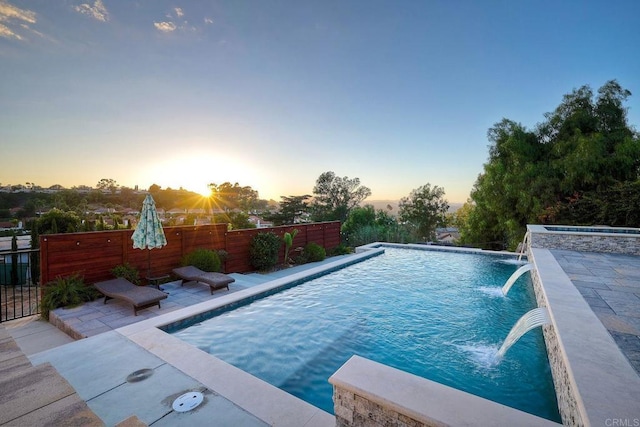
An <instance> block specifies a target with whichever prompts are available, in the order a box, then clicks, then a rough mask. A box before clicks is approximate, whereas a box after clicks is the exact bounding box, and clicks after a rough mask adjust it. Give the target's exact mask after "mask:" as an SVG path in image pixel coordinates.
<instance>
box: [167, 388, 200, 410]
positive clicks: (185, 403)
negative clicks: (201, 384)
mask: <svg viewBox="0 0 640 427" xmlns="http://www.w3.org/2000/svg"><path fill="white" fill-rule="evenodd" d="M203 400H204V395H203V394H202V393H200V392H199V391H190V392H189V393H185V394H183V395H182V396H180V397H178V398H177V399H176V400H174V401H173V410H174V411H176V412H187V411H190V410H192V409H194V408H196V407H197V406H198V405H200V404H201V403H202V401H203Z"/></svg>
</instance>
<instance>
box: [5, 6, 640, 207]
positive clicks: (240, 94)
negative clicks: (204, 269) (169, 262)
mask: <svg viewBox="0 0 640 427" xmlns="http://www.w3.org/2000/svg"><path fill="white" fill-rule="evenodd" d="M639 17H640V1H637V0H628V1H624V0H619V1H618V0H612V1H611V0H603V1H588V0H583V1H570V0H562V1H555V0H554V1H543V0H535V1H534V0H516V1H510V0H504V1H481V0H473V1H444V0H442V1H432V0H406V1H405V0H400V1H377V0H366V1H356V0H346V1H345V0H336V1H333V0H318V1H294V0H291V1H277V0H253V1H243V0H230V1H196V0H188V1H187V0H174V1H164V0H137V1H133V0H131V1H121V0H102V1H100V0H98V1H93V0H84V1H83V0H29V1H17V0H9V1H7V0H0V147H1V151H2V154H1V155H0V183H1V184H2V185H6V184H24V183H26V182H33V183H35V184H37V185H40V186H43V187H48V186H51V185H53V184H61V185H63V186H65V187H68V188H70V187H72V186H76V185H89V186H95V185H96V184H97V183H98V181H100V179H102V178H109V179H114V180H115V181H116V182H117V183H118V184H120V185H124V186H127V187H134V186H136V185H138V186H139V187H140V188H148V187H149V185H151V184H158V185H160V186H161V187H162V188H167V187H171V188H179V187H183V188H185V189H188V190H192V191H198V192H201V191H204V190H206V185H207V183H210V182H214V183H218V184H219V183H222V182H224V181H230V182H232V183H233V182H238V183H239V184H241V185H243V186H244V185H250V186H251V187H253V188H254V189H256V190H258V191H259V194H260V197H261V198H266V199H269V198H272V199H275V200H279V199H280V196H286V195H302V194H305V193H311V191H312V189H313V186H314V183H315V181H316V179H317V178H318V176H319V175H320V174H321V173H322V172H325V171H334V172H335V173H336V174H337V175H338V176H348V177H350V178H355V177H358V178H360V180H361V182H362V184H364V185H366V186H367V187H369V188H371V190H372V193H373V194H372V196H371V199H375V200H379V199H399V198H401V197H403V196H407V195H408V194H409V192H410V191H411V190H412V189H415V188H417V187H419V186H421V185H424V184H426V183H430V184H431V185H432V186H433V185H437V186H440V187H443V188H444V190H445V192H446V196H445V197H446V198H447V199H448V200H449V202H464V201H465V200H466V199H467V197H468V196H469V192H470V191H471V189H472V186H473V184H474V182H475V180H476V178H477V176H478V174H479V173H481V172H482V165H483V163H485V162H486V160H487V158H488V148H487V147H488V144H489V142H488V140H487V137H486V134H487V129H488V128H489V127H491V126H492V125H493V124H494V123H496V122H499V121H500V120H501V119H502V118H503V117H506V118H509V119H511V120H514V121H517V122H520V123H522V124H523V125H525V126H527V127H529V128H533V127H534V126H535V125H536V123H538V122H541V121H542V120H544V113H545V112H548V111H552V110H553V109H554V108H555V107H556V106H558V104H559V103H560V102H561V101H562V96H563V95H564V94H566V93H569V92H570V91H571V90H572V89H574V88H578V87H580V86H582V85H584V84H588V85H590V86H591V87H592V89H593V90H594V92H595V91H597V89H598V88H599V87H600V86H602V85H603V84H604V83H605V82H606V81H608V80H611V79H617V80H618V82H619V83H620V84H621V85H622V87H624V88H626V89H629V90H630V91H631V92H632V94H633V96H631V98H630V99H629V101H628V103H627V104H626V105H627V107H629V113H628V114H629V121H630V123H631V124H632V125H634V126H636V128H637V127H639V126H640V26H639V24H638V18H639Z"/></svg>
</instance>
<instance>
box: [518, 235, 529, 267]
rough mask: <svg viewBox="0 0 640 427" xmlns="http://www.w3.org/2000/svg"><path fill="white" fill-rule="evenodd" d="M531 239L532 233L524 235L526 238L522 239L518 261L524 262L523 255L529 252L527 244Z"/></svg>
mask: <svg viewBox="0 0 640 427" xmlns="http://www.w3.org/2000/svg"><path fill="white" fill-rule="evenodd" d="M530 239H531V233H530V232H529V231H527V232H526V233H524V238H523V239H522V246H521V247H520V255H518V261H520V260H522V255H524V254H525V253H526V252H527V243H529V240H530Z"/></svg>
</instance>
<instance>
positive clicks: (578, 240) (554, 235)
mask: <svg viewBox="0 0 640 427" xmlns="http://www.w3.org/2000/svg"><path fill="white" fill-rule="evenodd" d="M569 228H571V229H572V230H573V229H575V230H576V231H554V230H547V229H546V228H545V226H543V225H527V230H528V231H529V233H530V239H529V242H530V245H531V246H532V247H534V248H546V249H565V250H570V251H578V252H603V253H616V254H627V255H640V234H625V233H613V232H611V233H607V232H604V231H602V230H603V228H597V227H569ZM590 230H591V231H590ZM593 230H598V231H593ZM638 231H640V230H638Z"/></svg>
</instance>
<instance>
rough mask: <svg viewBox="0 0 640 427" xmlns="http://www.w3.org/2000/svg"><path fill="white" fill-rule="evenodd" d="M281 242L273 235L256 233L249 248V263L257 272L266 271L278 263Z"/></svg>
mask: <svg viewBox="0 0 640 427" xmlns="http://www.w3.org/2000/svg"><path fill="white" fill-rule="evenodd" d="M281 244H282V241H281V240H280V238H279V237H278V236H276V235H275V234H274V233H271V232H269V233H258V234H256V235H255V236H254V237H253V239H252V240H251V245H250V246H249V262H250V263H251V265H252V266H253V267H254V268H255V269H257V270H259V271H268V270H271V269H272V268H273V267H275V266H276V264H277V263H278V250H279V249H280V245H281Z"/></svg>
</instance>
